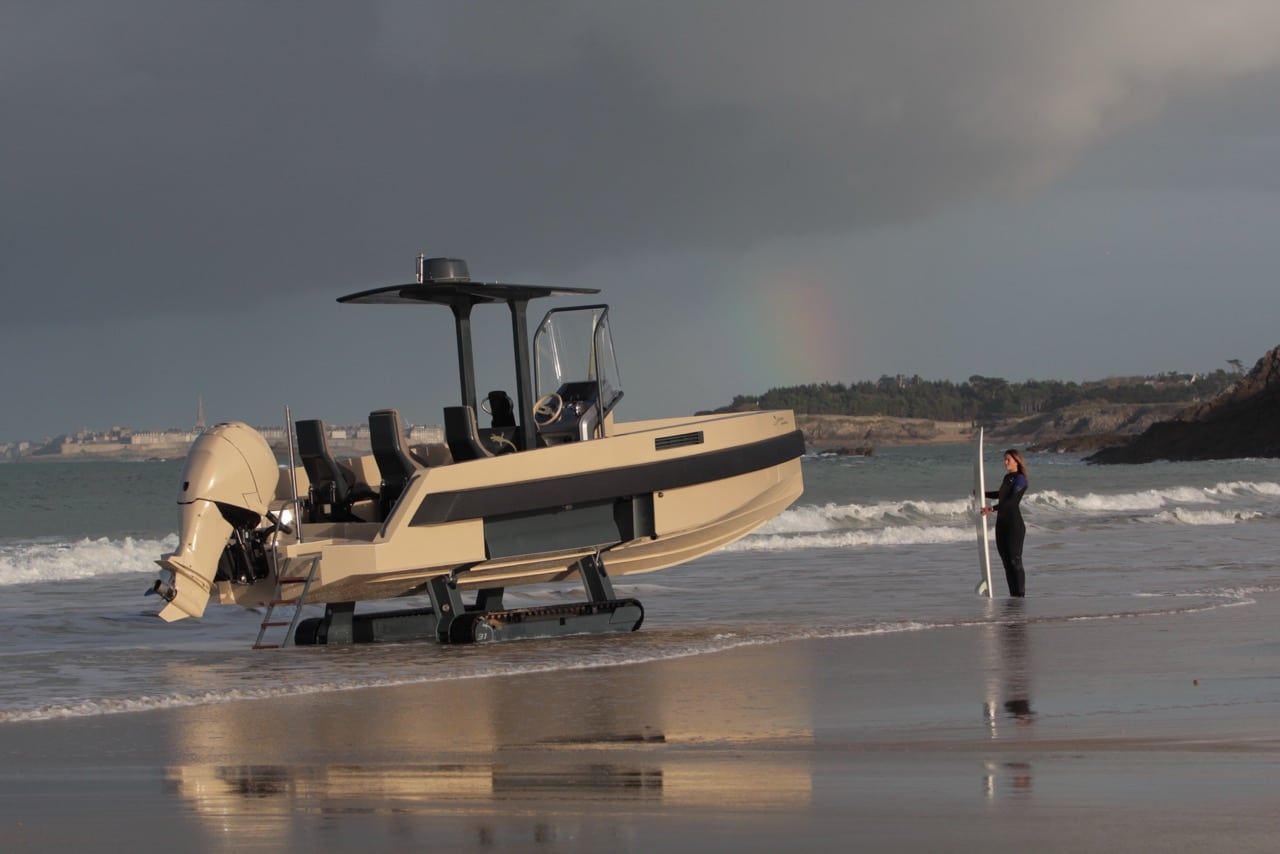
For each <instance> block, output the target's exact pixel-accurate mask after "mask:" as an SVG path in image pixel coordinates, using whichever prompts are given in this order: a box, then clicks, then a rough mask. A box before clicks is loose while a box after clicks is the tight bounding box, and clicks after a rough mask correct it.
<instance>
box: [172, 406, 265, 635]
mask: <svg viewBox="0 0 1280 854" xmlns="http://www.w3.org/2000/svg"><path fill="white" fill-rule="evenodd" d="M278 472H279V469H278V467H277V465H276V457H275V454H274V453H272V451H271V446H270V445H268V444H267V440H266V439H264V438H263V436H262V434H261V433H259V432H258V431H257V430H254V429H253V428H252V427H250V426H249V425H247V424H242V423H240V422H239V421H234V422H230V423H226V424H218V425H216V426H215V427H213V428H212V429H210V430H208V431H207V432H205V433H202V434H201V435H200V436H199V438H197V439H196V440H195V442H194V443H193V444H192V445H191V451H190V452H189V453H188V454H187V463H186V465H185V466H184V467H183V469H182V486H181V488H180V489H179V490H178V506H179V508H180V512H181V523H180V526H179V530H178V550H177V551H175V552H173V553H172V554H168V555H165V556H164V557H162V558H161V559H160V560H159V561H157V563H159V564H160V566H161V567H162V568H163V569H164V570H166V571H167V573H168V576H169V577H168V578H167V579H166V578H164V573H162V577H161V578H160V579H159V580H157V581H156V583H155V586H154V587H153V588H152V589H153V592H155V593H158V594H160V596H162V597H163V598H164V599H165V601H166V602H168V604H167V605H165V607H164V608H162V609H161V610H160V614H159V616H160V618H161V619H163V620H165V621H166V622H172V621H174V620H181V619H184V618H186V617H199V616H201V615H202V614H204V609H205V606H206V605H208V604H209V594H210V592H211V591H212V589H213V582H214V581H215V578H216V577H217V576H218V572H219V565H220V564H221V565H222V571H223V575H224V576H227V575H229V576H230V577H231V578H232V580H237V581H252V580H253V578H256V577H263V576H264V575H265V555H261V554H257V555H256V558H257V559H255V550H253V549H251V548H249V547H248V544H249V543H250V541H251V540H252V539H253V532H254V530H255V529H256V528H257V527H258V525H259V524H260V523H261V521H262V519H263V517H264V516H266V514H267V509H268V502H270V500H271V499H272V497H273V496H274V494H275V488H276V482H277V480H278V478H279V474H278ZM256 552H259V553H260V552H261V549H257V550H256ZM257 564H262V565H261V567H260V569H259V568H257ZM228 565H230V566H231V567H232V571H231V572H230V573H228V571H227V569H228Z"/></svg>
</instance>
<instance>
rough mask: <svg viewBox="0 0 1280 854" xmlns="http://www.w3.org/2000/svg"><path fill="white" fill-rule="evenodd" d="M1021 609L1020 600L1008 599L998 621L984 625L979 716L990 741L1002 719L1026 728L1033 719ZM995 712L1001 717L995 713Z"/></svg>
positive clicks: (1025, 638)
mask: <svg viewBox="0 0 1280 854" xmlns="http://www.w3.org/2000/svg"><path fill="white" fill-rule="evenodd" d="M1023 607H1024V605H1023V602H1022V600H1019V599H1010V600H1009V601H1007V602H1005V603H1004V609H1003V614H1002V618H1001V619H1000V621H999V622H995V623H990V624H988V625H987V626H986V632H987V634H986V637H985V639H984V640H985V641H986V643H985V649H986V658H987V661H986V665H987V697H986V702H984V703H983V716H984V717H985V718H986V721H987V726H988V728H990V730H991V737H992V738H996V737H998V735H999V723H1000V719H1001V718H1002V717H1003V718H1005V719H1012V720H1013V721H1015V722H1016V723H1017V724H1018V725H1019V726H1028V725H1030V724H1031V723H1032V721H1033V720H1034V719H1035V711H1033V710H1032V708H1031V680H1030V678H1029V677H1028V675H1027V674H1028V672H1029V667H1028V662H1029V660H1030V650H1029V647H1028V642H1027V621H1026V619H1025V617H1024V616H1023V613H1022V609H1023ZM997 709H999V710H1000V711H1002V712H1003V715H999V714H997Z"/></svg>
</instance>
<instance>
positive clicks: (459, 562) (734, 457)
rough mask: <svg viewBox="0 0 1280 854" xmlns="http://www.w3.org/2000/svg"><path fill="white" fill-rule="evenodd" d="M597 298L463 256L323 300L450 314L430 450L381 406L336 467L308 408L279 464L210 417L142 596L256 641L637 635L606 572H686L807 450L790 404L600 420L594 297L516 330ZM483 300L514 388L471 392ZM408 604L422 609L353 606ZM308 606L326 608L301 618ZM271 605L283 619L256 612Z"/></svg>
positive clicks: (612, 386) (761, 504) (603, 405)
mask: <svg viewBox="0 0 1280 854" xmlns="http://www.w3.org/2000/svg"><path fill="white" fill-rule="evenodd" d="M598 292H599V291H598V290H596V289H590V288H568V287H539V286H533V285H518V284H503V283H497V282H477V281H472V280H471V278H470V275H469V273H468V270H467V265H466V263H465V262H464V261H462V260H460V259H451V258H425V257H423V256H418V269H417V276H416V280H415V281H413V282H411V283H408V284H402V285H391V286H387V287H380V288H375V289H372V290H366V291H361V292H359V293H354V294H350V295H348V296H344V297H340V298H339V299H338V302H340V303H345V304H353V305H365V304H378V305H398V306H403V305H412V306H422V305H426V306H443V307H446V308H448V309H449V310H450V311H451V312H452V313H453V318H454V328H455V333H456V336H457V353H458V373H459V379H460V385H461V397H460V402H459V403H458V404H456V405H451V406H446V407H444V410H443V425H444V431H443V432H444V442H442V443H437V444H431V445H427V446H414V447H410V446H408V444H407V441H406V437H405V431H404V428H403V426H402V424H401V419H400V416H399V414H398V412H397V411H396V410H395V409H380V410H377V411H374V412H371V413H370V414H369V437H370V440H369V441H370V448H371V451H372V453H370V454H367V455H362V456H358V457H355V458H351V459H346V460H342V461H339V460H336V459H334V457H333V454H332V453H331V452H330V449H329V445H328V441H327V431H326V429H325V425H324V424H323V422H322V421H320V420H316V419H307V420H298V421H296V422H294V424H293V425H292V428H293V434H294V435H293V437H291V439H290V442H289V447H288V452H287V461H285V462H283V463H282V462H281V461H280V460H278V459H277V454H276V452H275V451H273V449H272V448H271V446H270V445H269V444H268V442H267V440H266V439H265V438H264V436H263V435H262V433H260V432H259V431H258V430H256V429H254V428H252V427H250V426H248V425H247V424H244V423H240V422H230V423H223V424H218V425H216V426H215V427H212V428H210V429H209V430H207V431H206V432H204V433H202V434H201V435H200V436H199V437H198V438H197V439H196V441H195V442H194V443H193V445H192V447H191V450H190V453H189V455H188V457H187V460H186V465H185V466H184V468H183V472H182V482H181V487H180V489H179V491H178V505H179V509H180V528H179V543H178V547H177V550H176V551H174V552H173V553H172V554H167V555H165V556H163V557H162V558H161V559H160V560H159V561H158V563H159V564H160V566H161V572H160V577H159V578H158V579H157V580H156V582H155V583H154V585H153V587H152V588H151V590H150V591H148V592H151V593H156V594H158V595H159V596H160V597H161V598H162V599H163V600H164V601H165V604H164V606H163V607H162V608H161V610H160V611H159V616H160V617H161V618H162V619H164V620H166V621H173V620H180V619H183V618H186V617H200V616H201V615H202V614H203V613H204V610H205V607H206V606H207V605H208V604H209V603H210V602H213V603H216V604H222V605H240V606H245V607H250V608H260V609H265V619H264V620H263V622H262V626H261V630H260V631H259V634H258V638H257V642H256V643H255V646H256V647H265V646H280V645H284V644H287V643H288V642H289V640H290V638H292V639H293V641H294V642H295V643H297V644H315V643H328V644H334V643H353V642H364V641H402V640H418V639H430V640H436V641H440V642H444V643H465V642H475V641H493V640H504V639H512V638H526V637H543V636H552V635H561V634H576V633H588V632H620V631H632V630H634V629H636V628H638V627H639V625H640V622H641V621H642V619H643V614H644V610H643V606H642V605H641V604H640V602H638V601H636V600H635V599H630V598H623V599H619V598H617V596H616V595H615V593H614V590H613V584H612V581H611V579H613V578H617V577H621V576H627V575H633V574H636V573H643V572H651V571H653V570H659V569H664V568H667V567H671V566H675V565H678V564H681V563H685V562H687V561H690V560H692V559H694V558H696V557H698V556H700V555H704V554H706V553H708V552H710V551H713V550H714V549H717V548H719V547H720V546H723V545H725V544H726V543H729V542H732V541H734V540H736V539H738V538H740V537H742V536H744V535H746V534H747V533H749V532H751V531H752V530H753V529H755V528H757V527H758V526H760V525H761V524H763V523H764V522H766V521H768V520H769V519H771V518H773V517H774V516H776V515H777V514H779V513H781V512H782V511H783V510H784V509H786V508H787V507H788V506H789V505H790V504H791V503H792V502H793V501H795V500H796V499H797V498H798V497H799V496H800V494H801V492H802V490H803V484H802V479H801V471H800V458H801V457H802V456H803V454H804V440H803V437H802V435H801V433H800V431H798V430H797V429H796V425H795V418H794V416H793V414H792V413H791V412H786V411H765V412H733V413H723V414H710V415H697V416H690V417H678V418H663V419H655V420H648V421H631V422H624V421H619V420H617V419H616V417H615V415H616V408H617V406H618V402H619V400H620V399H621V398H622V388H621V386H620V384H619V380H618V369H617V362H616V357H615V353H614V347H613V340H612V337H611V335H610V331H609V307H608V306H607V305H605V304H603V303H592V304H587V305H576V306H569V307H558V308H552V309H550V310H549V311H547V312H546V314H545V315H544V317H543V318H542V320H541V322H540V323H539V324H538V325H537V326H536V328H535V332H534V335H533V336H532V340H531V339H530V336H529V328H528V306H529V303H530V302H531V301H532V300H535V299H541V298H546V297H582V296H585V295H590V294H596V293H598ZM489 305H505V306H506V307H507V309H508V311H509V313H510V319H511V331H512V345H513V351H514V366H515V377H514V392H515V398H514V400H513V399H512V397H511V396H510V394H508V393H507V392H506V391H491V392H489V393H488V394H487V395H485V397H483V398H480V397H479V396H478V394H477V390H476V380H475V358H474V352H473V347H472V335H471V315H472V310H473V309H474V308H476V307H477V306H489ZM482 420H483V421H486V422H487V424H485V426H481V421H482ZM294 440H296V444H295V442H294ZM282 456H284V455H283V454H282ZM575 577H576V578H578V579H580V580H581V583H582V585H583V588H584V594H585V599H584V600H583V601H581V602H575V603H572V604H565V605H553V606H545V607H532V608H507V607H504V605H503V594H504V591H505V590H506V589H507V588H509V587H515V586H518V585H527V584H540V583H548V582H560V581H564V580H572V579H574V578H575ZM424 595H425V597H426V602H429V607H427V606H425V605H423V604H421V602H422V600H421V597H423V596H424ZM406 596H416V597H419V606H418V607H414V608H406V609H401V610H395V609H391V610H382V611H373V612H370V613H365V612H364V610H363V608H362V611H361V613H356V603H357V602H368V601H371V600H391V599H396V598H399V597H406ZM304 604H322V605H324V606H325V610H324V616H323V617H316V616H313V617H310V618H308V619H300V617H301V614H302V606H303V605H304ZM285 606H287V608H286V609H285V611H283V612H282V613H290V614H291V615H292V616H291V618H290V619H288V620H284V619H272V617H273V615H274V613H275V611H276V609H277V608H285ZM282 629H283V632H282V633H283V637H282V638H281V639H280V641H279V643H270V642H267V641H268V640H269V639H270V636H271V635H272V631H273V630H274V631H275V633H277V634H278V633H281V630H282Z"/></svg>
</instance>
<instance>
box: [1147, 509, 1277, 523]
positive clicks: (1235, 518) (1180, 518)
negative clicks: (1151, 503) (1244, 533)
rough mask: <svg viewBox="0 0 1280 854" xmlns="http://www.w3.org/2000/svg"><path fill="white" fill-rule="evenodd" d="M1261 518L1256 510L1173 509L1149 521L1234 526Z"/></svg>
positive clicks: (1158, 514) (1156, 515)
mask: <svg viewBox="0 0 1280 854" xmlns="http://www.w3.org/2000/svg"><path fill="white" fill-rule="evenodd" d="M1261 516H1262V514H1261V513H1259V512H1257V511H1256V510H1249V511H1246V510H1237V511H1230V510H1188V509H1186V508H1185V507H1174V508H1173V509H1172V510H1165V511H1163V512H1161V513H1157V514H1155V515H1154V516H1152V517H1151V521H1153V522H1163V523H1165V524H1177V525H1235V524H1238V523H1240V522H1248V521H1249V520H1250V519H1258V518H1260V517H1261Z"/></svg>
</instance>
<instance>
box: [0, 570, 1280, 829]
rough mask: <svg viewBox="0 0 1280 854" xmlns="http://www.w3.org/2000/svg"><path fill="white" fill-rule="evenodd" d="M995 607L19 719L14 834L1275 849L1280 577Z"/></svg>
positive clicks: (8, 820)
mask: <svg viewBox="0 0 1280 854" xmlns="http://www.w3.org/2000/svg"><path fill="white" fill-rule="evenodd" d="M991 607H992V608H994V609H995V613H996V614H997V615H998V617H999V619H1000V620H1001V622H1000V623H999V624H995V625H984V626H974V627H968V628H957V629H946V630H933V631H922V632H912V633H904V634H895V635H877V636H867V637H853V638H836V639H824V640H811V641H803V642H795V643H788V644H782V645H773V646H757V647H744V648H739V649H736V650H732V651H729V652H725V653H721V654H717V655H709V656H701V657H694V658H687V659H679V660H672V661H664V662H655V663H646V664H631V665H623V666H618V667H611V668H601V669H589V670H580V671H570V672H558V673H554V674H550V673H548V674H527V675H520V676H510V677H502V678H493V679H476V680H461V681H457V682H452V683H448V684H440V683H434V684H423V685H408V686H401V687H392V688H380V689H365V690H359V691H349V692H339V693H329V694H317V695H313V696H303V697H293V698H288V699H276V700H265V701H251V702H237V703H225V704H220V705H211V706H203V707H197V708H182V709H170V710H163V711H146V712H138V713H132V714H116V715H105V716H97V717H85V718H78V719H67V720H59V721H41V722H29V723H11V724H5V725H2V726H0V756H3V760H4V761H3V765H2V767H0V848H2V849H3V850H6V851H15V850H17V851H21V850H55V849H58V850H68V849H84V850H135V849H138V848H143V847H145V848H152V847H156V846H160V845H164V846H180V847H181V849H182V850H190V851H213V850H225V849H229V848H235V849H237V850H270V851H279V850H304V849H305V850H323V851H357V850H368V851H374V850H388V849H395V850H407V849H410V848H413V849H422V850H426V849H427V848H429V847H430V848H432V849H434V850H445V851H458V850H484V849H495V850H503V851H602V850H611V851H655V850H666V851H695V850H707V849H708V848H709V846H716V848H715V850H719V848H720V847H721V846H733V847H734V848H735V849H739V850H746V851H777V850H779V849H780V848H784V847H794V846H805V847H811V846H815V845H818V846H823V848H824V849H825V848H827V847H828V846H839V848H840V850H875V851H881V850H886V851H887V850H893V851H942V850H955V851H962V850H975V851H979V850H980V851H984V852H990V851H1014V850H1018V851H1024V850H1038V851H1114V850H1186V851H1232V852H1248V851H1271V850H1275V847H1276V840H1277V838H1278V837H1277V836H1276V834H1277V832H1280V808H1278V807H1280V803H1278V802H1280V672H1278V668H1277V663H1278V662H1280V628H1277V627H1280V619H1278V617H1280V613H1278V612H1280V597H1277V596H1276V595H1273V594H1272V595H1268V596H1266V597H1263V598H1260V599H1259V601H1258V602H1257V603H1256V604H1253V605H1247V606H1240V607H1232V608H1221V609H1218V610H1215V611H1211V612H1205V613H1199V614H1181V615H1176V616H1147V617H1136V618H1124V619H1109V620H1098V621H1062V622H1047V623H1046V622H1034V621H1028V620H1027V619H1026V617H1027V616H1029V615H1033V614H1034V607H1035V603H1034V600H1027V602H1025V603H1013V602H1001V601H997V602H995V603H992V605H991ZM1024 608H1025V609H1026V610H1025V611H1023V610H1021V609H1024ZM553 642H554V641H553ZM558 642H564V641H558ZM626 642H627V639H626V638H625V637H623V638H619V639H618V643H620V644H625V643H626ZM303 652H304V651H301V650H300V651H298V653H295V654H302V653H303ZM305 652H308V653H310V652H314V651H305Z"/></svg>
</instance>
